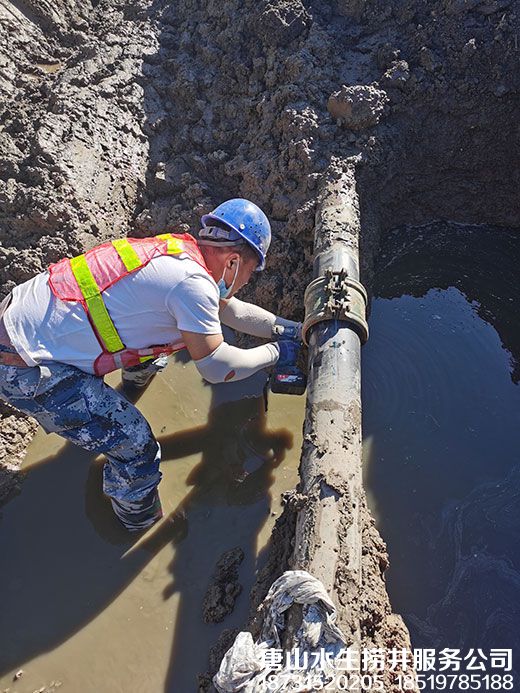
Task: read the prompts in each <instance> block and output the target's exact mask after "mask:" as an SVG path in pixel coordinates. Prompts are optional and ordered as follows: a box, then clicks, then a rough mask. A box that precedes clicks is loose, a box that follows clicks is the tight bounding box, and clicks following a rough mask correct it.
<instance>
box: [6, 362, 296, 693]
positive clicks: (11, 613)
mask: <svg viewBox="0 0 520 693" xmlns="http://www.w3.org/2000/svg"><path fill="white" fill-rule="evenodd" d="M179 369H180V370H179ZM172 372H173V373H174V374H176V375H174V376H173V379H174V380H175V382H177V381H178V382H179V384H178V387H177V388H176V392H175V391H174V393H173V395H172V392H171V390H172V385H171V384H170V379H171V378H172V376H171V373H172ZM168 373H170V375H168ZM195 377H196V376H195ZM193 379H194V373H193V366H190V367H188V368H185V367H182V366H181V365H180V364H175V365H172V366H170V367H169V368H168V369H167V371H166V374H165V375H164V376H160V377H159V378H157V379H156V382H155V383H153V384H152V386H150V388H149V390H148V392H147V393H146V396H145V399H146V398H148V404H146V403H145V405H144V407H143V411H144V413H145V415H147V416H148V417H149V418H150V419H151V422H152V425H154V424H158V425H159V426H160V424H161V423H165V425H163V427H162V429H161V430H162V431H163V432H164V431H165V430H166V429H168V431H167V432H165V433H164V435H159V436H158V439H159V441H160V443H161V447H162V450H163V462H164V465H163V473H164V478H163V481H162V483H161V487H160V490H161V498H162V500H163V507H164V510H165V515H166V517H165V519H164V520H163V521H162V523H161V524H159V525H157V526H156V528H155V529H152V530H151V531H150V532H148V533H147V534H146V535H145V536H144V537H142V538H140V539H135V538H132V537H129V535H128V534H127V533H126V532H125V531H124V530H123V529H121V528H120V527H119V525H118V523H117V521H116V520H115V519H114V517H113V515H112V512H111V509H110V505H109V503H108V501H107V500H106V499H105V498H104V497H103V495H102V492H101V472H102V463H101V462H100V461H99V460H98V461H96V462H93V460H92V456H91V455H90V454H89V453H87V452H84V451H82V450H80V449H78V448H76V447H74V446H72V445H70V444H65V445H62V441H61V440H60V439H58V438H57V437H56V436H52V437H45V442H44V443H43V445H42V447H40V449H45V450H46V451H47V457H46V458H45V459H39V460H38V459H37V460H36V461H34V462H33V463H32V464H30V466H29V468H28V471H27V478H26V479H25V481H24V484H23V487H22V492H21V494H20V495H19V496H18V497H16V498H14V499H12V500H11V501H10V502H9V503H8V504H7V505H6V506H5V507H4V508H3V517H2V520H1V536H0V555H1V556H2V570H1V571H0V594H1V595H2V608H1V611H0V632H1V636H0V637H1V646H0V674H1V675H2V676H5V683H4V680H1V681H0V684H1V685H3V686H4V687H5V686H6V685H7V684H8V683H9V682H11V681H12V679H11V678H9V677H12V675H13V673H14V672H15V671H16V669H17V668H19V667H20V666H21V665H24V667H25V666H26V665H27V669H28V673H26V674H24V683H25V684H26V685H32V684H33V682H34V685H35V686H38V685H41V680H42V678H46V680H47V681H48V680H49V679H50V678H51V676H52V678H60V680H62V681H64V682H67V683H72V685H73V688H74V689H75V690H102V686H103V683H102V682H103V681H110V690H111V691H119V690H162V689H163V686H164V685H165V690H176V691H179V690H182V691H186V692H188V691H192V690H196V676H197V674H198V673H200V672H202V671H204V670H205V669H206V666H207V654H208V651H209V649H210V647H211V646H213V645H214V644H215V642H216V640H217V638H218V634H219V632H220V630H221V629H222V627H221V626H220V625H215V624H213V625H206V624H204V623H203V620H202V608H201V602H202V599H203V596H204V593H205V591H206V589H207V587H208V584H209V582H210V576H211V574H212V573H213V571H214V568H215V563H216V561H217V560H218V558H219V557H220V555H221V554H222V552H223V551H225V550H228V549H231V548H233V547H235V546H240V547H241V548H242V549H243V550H244V552H245V555H246V557H245V559H244V561H243V563H242V565H241V566H240V573H239V578H240V582H241V584H242V585H243V586H244V593H243V594H242V595H241V596H240V597H239V599H238V602H237V604H236V607H235V611H234V613H233V614H232V615H231V616H230V617H229V618H228V619H226V622H225V626H226V627H238V626H240V625H242V623H243V621H244V620H245V615H246V614H247V607H248V604H247V593H248V591H249V590H248V588H249V587H250V586H251V585H252V583H253V581H254V571H255V569H256V562H257V553H258V551H257V542H258V537H259V534H260V532H261V531H262V528H263V527H264V525H265V523H266V519H267V518H268V516H269V511H270V509H271V505H272V503H271V501H272V499H271V495H270V492H269V489H270V487H271V485H272V484H273V482H274V470H275V468H276V467H277V466H278V465H279V464H280V462H281V461H282V460H283V459H284V457H285V453H286V450H288V449H289V448H291V447H292V445H293V438H292V434H291V433H290V432H289V431H288V430H286V429H284V428H282V429H279V430H269V428H268V424H267V417H266V413H265V400H264V395H263V392H262V390H263V385H264V383H265V376H264V375H263V374H258V376H257V377H253V378H252V379H250V381H247V382H246V381H244V382H243V383H236V384H232V385H230V384H227V385H225V386H212V387H211V402H210V401H209V400H210V395H209V392H208V390H209V389H210V388H209V387H203V386H202V385H201V386H200V388H199V392H198V395H197V387H193ZM184 380H185V381H186V383H187V382H188V381H189V382H190V383H191V385H192V387H191V391H190V393H189V394H188V395H186V396H185V397H183V387H182V384H183V383H184ZM244 383H245V384H244ZM185 392H186V390H185ZM167 395H169V396H170V398H171V402H170V404H165V406H164V407H163V408H162V409H161V407H158V406H157V404H158V401H161V402H166V400H165V397H166V396H167ZM197 397H199V400H197ZM244 397H246V398H245V399H244ZM197 401H199V413H198V421H202V420H203V412H205V411H208V405H209V413H208V418H207V422H206V423H205V424H200V425H196V426H191V427H187V425H186V424H187V422H188V421H189V412H192V411H195V412H197V408H194V406H193V403H194V402H197ZM153 408H155V413H154V414H153V415H152V416H151V417H150V414H149V412H148V411H147V409H152V411H153ZM174 410H175V412H176V420H174V421H172V420H171V416H170V415H171V414H172V412H173V411H174ZM201 414H202V416H201ZM194 418H195V419H196V416H195V417H194ZM154 428H156V426H155V425H154ZM179 428H180V429H181V430H175V429H179ZM170 430H171V432H169V431H170ZM42 439H43V436H42ZM40 445H41V443H40ZM52 446H54V449H53V453H54V454H51V455H49V454H48V451H49V448H52ZM194 455H197V456H199V457H195V458H193V456H194ZM194 459H195V460H197V459H198V460H199V461H198V463H196V464H194V463H193V461H194ZM179 464H181V467H179V466H178V465H179ZM176 470H177V473H176ZM179 477H180V478H179ZM183 479H184V482H185V483H184V484H183ZM187 487H188V488H189V490H187ZM82 496H83V497H84V499H85V500H84V502H83V503H82V502H81V498H82ZM85 514H86V515H87V518H88V520H87V519H86V518H85ZM165 548H166V550H167V552H166V553H164V549H165ZM159 554H161V555H163V556H164V558H163V559H162V561H163V562H162V564H161V563H157V561H155V562H154V559H155V557H157V556H158V555H159ZM130 585H132V587H131V589H130V590H129V591H128V592H125V590H127V588H128V587H129V586H130ZM136 585H138V586H137V587H136ZM132 590H133V592H132ZM150 594H152V595H153V598H154V599H155V602H154V605H152V606H150V607H147V606H146V600H147V598H148V597H149V595H150ZM172 597H174V599H173V601H171V600H172ZM118 600H122V607H121V608H119V610H116V611H113V612H111V613H113V614H115V615H113V616H111V617H110V619H107V618H106V617H105V616H103V614H104V611H105V610H106V609H107V607H108V606H110V605H112V604H114V603H115V604H117V603H118ZM137 602H139V603H140V604H141V605H140V606H138V605H137ZM161 603H162V606H161ZM143 604H144V607H143ZM143 608H144V612H143V611H140V612H137V614H135V613H134V610H135V609H141V610H142V609H143ZM147 609H148V611H149V613H146V610H147ZM98 617H99V618H105V626H104V628H105V630H104V631H103V635H102V638H103V639H102V641H101V642H99V641H98V640H97V638H98V636H97V635H92V634H91V635H89V627H90V625H91V624H92V622H93V621H95V619H96V618H98ZM125 621H128V622H129V623H128V624H126V623H125ZM165 624H166V625H165ZM87 626H89V627H87ZM125 629H126V630H128V633H127V636H128V637H125V638H124V644H122V643H121V639H122V637H124V634H125V632H126V630H125ZM165 630H169V633H166V632H165ZM172 631H173V635H174V641H173V650H172V646H171V642H172ZM74 635H75V636H76V637H75V638H72V636H74ZM89 638H90V640H89ZM69 639H70V642H68V641H69ZM76 640H77V642H78V645H74V643H75V641H76ZM92 640H93V642H92ZM143 642H145V643H146V645H143ZM85 643H88V644H87V645H85ZM60 646H63V647H65V649H64V650H63V654H62V655H59V654H57V653H56V652H54V653H53V654H52V658H49V661H50V664H49V662H47V663H46V658H43V659H40V660H39V664H36V663H35V662H31V660H34V659H35V658H36V657H37V656H38V655H41V654H43V653H51V652H52V651H53V650H55V649H57V648H59V647H60ZM85 646H88V647H89V650H88V652H89V658H88V661H86V660H85V657H84V656H83V655H84V650H83V647H85ZM67 648H69V649H67ZM156 648H158V649H160V650H161V652H160V653H159V654H157V653H156V652H155V649H156ZM71 651H72V653H73V654H72V655H71V654H70V652H71ZM75 653H77V655H78V659H77V660H76V661H73V658H74V657H75ZM60 657H61V660H60ZM68 657H71V658H72V659H71V661H70V662H67V661H66V660H67V658H68ZM91 658H92V661H95V662H96V664H95V667H94V670H92V671H90V669H91V666H90V664H89V661H90V659H91ZM168 660H169V661H170V664H169V665H168V667H165V662H166V661H168ZM29 662H31V664H30V665H28V663H29ZM114 666H115V667H120V668H119V669H118V671H117V672H115V671H114ZM166 668H168V673H167V675H166V682H165V670H166ZM71 669H73V672H72V671H71ZM96 669H97V671H95V670H96ZM64 671H65V672H67V671H68V673H69V677H70V678H69V680H68V681H67V674H66V673H65V674H64V673H63V672H64ZM30 674H32V675H33V678H31V677H30ZM8 675H9V677H8ZM38 677H39V678H38ZM129 677H131V678H130V679H129ZM129 680H130V681H131V682H133V683H135V687H133V688H132V685H133V684H130V687H129ZM100 682H101V683H100ZM13 690H18V688H16V689H14V688H13ZM31 690H32V689H31Z"/></svg>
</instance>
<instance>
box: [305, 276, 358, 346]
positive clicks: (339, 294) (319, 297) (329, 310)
mask: <svg viewBox="0 0 520 693" xmlns="http://www.w3.org/2000/svg"><path fill="white" fill-rule="evenodd" d="M304 302H305V319H304V321H303V328H302V338H303V341H304V342H305V344H307V345H308V344H309V342H308V336H309V330H310V328H311V327H312V326H313V325H316V324H317V323H319V322H323V321H325V320H342V321H344V322H348V323H350V325H351V326H352V327H353V329H354V330H355V331H356V332H357V334H358V336H359V339H360V340H361V343H362V344H364V343H365V342H366V341H367V339H368V323H367V321H366V308H367V303H368V296H367V292H366V290H365V287H364V286H363V285H362V284H361V283H360V282H358V281H356V280H355V279H352V278H351V277H349V276H348V272H347V270H346V269H341V270H338V271H334V270H331V269H327V270H326V271H325V274H324V275H322V276H321V277H318V278H317V279H314V280H313V281H312V282H311V283H310V284H309V286H308V287H307V289H306V290H305V297H304Z"/></svg>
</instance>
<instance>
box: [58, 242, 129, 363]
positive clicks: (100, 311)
mask: <svg viewBox="0 0 520 693" xmlns="http://www.w3.org/2000/svg"><path fill="white" fill-rule="evenodd" d="M70 266H71V269H72V273H73V274H74V277H75V278H76V281H77V282H78V286H79V288H80V291H81V293H82V294H83V298H84V299H85V303H86V304H87V309H88V314H89V316H90V319H91V320H92V324H93V325H94V327H95V329H96V332H97V333H98V336H99V338H100V340H101V341H102V342H103V344H104V345H105V348H106V350H107V351H109V352H110V353H111V354H113V353H115V352H116V351H121V349H124V348H125V345H124V344H123V342H122V341H121V338H120V336H119V333H118V331H117V330H116V326H115V325H114V323H113V322H112V318H111V317H110V315H109V314H108V310H107V308H106V306H105V302H104V300H103V297H102V295H101V291H100V290H99V286H98V284H97V282H96V280H95V279H94V276H93V275H92V272H91V271H90V267H89V266H88V263H87V259H86V258H85V256H84V255H78V256H77V257H74V258H72V260H71V261H70Z"/></svg>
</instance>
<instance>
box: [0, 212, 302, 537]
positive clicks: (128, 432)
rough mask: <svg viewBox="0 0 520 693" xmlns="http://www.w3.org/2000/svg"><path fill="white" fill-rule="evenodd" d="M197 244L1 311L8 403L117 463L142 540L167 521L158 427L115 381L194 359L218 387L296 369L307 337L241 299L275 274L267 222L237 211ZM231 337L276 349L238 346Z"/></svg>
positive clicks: (145, 250) (16, 294)
mask: <svg viewBox="0 0 520 693" xmlns="http://www.w3.org/2000/svg"><path fill="white" fill-rule="evenodd" d="M201 221H202V228H201V230H200V231H199V237H198V239H197V240H196V239H195V238H194V237H193V236H191V235H190V234H182V235H174V234H162V235H159V236H154V237H151V238H144V239H131V238H125V239H118V240H115V241H111V242H107V243H103V244H102V245H99V246H97V247H95V248H92V249H91V250H89V251H87V252H86V253H84V254H82V255H79V256H78V257H75V258H72V259H68V258H65V259H63V260H61V261H59V262H57V263H56V264H54V265H51V266H50V267H49V269H48V270H47V271H46V272H42V273H40V274H38V275H37V276H35V277H33V278H32V279H30V280H29V281H27V282H25V283H23V284H21V285H19V286H17V287H15V288H14V289H13V291H12V293H11V294H10V295H9V296H7V297H6V299H5V300H4V301H3V302H2V304H1V306H0V397H2V398H3V399H4V400H6V401H7V402H9V403H10V404H11V405H12V406H13V407H15V408H17V409H19V410H20V411H23V412H25V413H26V414H30V415H31V416H33V417H34V418H35V419H36V420H37V421H38V422H39V423H40V424H41V426H42V427H43V428H44V429H45V430H46V431H47V432H51V431H53V432H56V433H58V434H59V435H61V436H62V437H63V438H66V439H67V440H70V441H72V442H73V443H75V444H77V445H79V446H80V447H82V448H84V449H86V450H90V451H92V452H95V453H97V454H99V453H103V454H104V455H105V456H106V463H105V465H104V469H103V490H104V493H105V494H106V495H107V496H108V497H109V498H110V501H111V504H112V508H113V510H114V512H115V514H116V516H117V517H118V519H119V520H120V521H121V523H122V524H123V525H124V526H125V527H126V529H128V530H129V531H142V530H145V529H147V528H148V527H150V526H151V525H152V524H154V523H155V522H156V521H157V520H158V519H160V518H161V517H162V510H161V504H160V500H159V495H158V492H157V486H158V484H159V481H160V479H161V472H160V471H159V463H160V456H161V450H160V446H159V443H158V442H157V440H156V439H155V437H154V435H153V433H152V431H151V428H150V425H149V424H148V422H147V421H146V419H145V418H144V416H143V415H142V414H141V413H140V412H139V410H138V409H137V408H136V407H135V406H134V405H133V404H132V403H131V402H130V401H128V399H127V398H125V397H124V395H123V394H121V393H119V392H117V391H116V390H114V389H113V388H112V387H110V386H109V385H107V384H106V383H105V382H104V380H103V376H104V375H105V374H106V373H109V372H111V371H114V370H116V369H119V368H121V369H122V371H123V375H122V377H123V380H124V382H126V383H130V384H133V385H136V386H144V385H145V384H146V383H147V382H148V381H149V379H150V378H151V377H152V376H153V375H154V374H155V373H156V372H157V371H158V370H159V369H160V368H162V367H164V365H165V358H166V357H167V356H168V355H170V354H172V353H174V352H176V351H178V350H180V349H182V348H186V349H187V351H188V352H189V355H190V356H191V358H192V359H193V360H194V362H195V365H196V367H197V369H198V371H199V373H200V375H201V376H202V377H203V378H204V379H205V380H207V381H208V382H210V383H220V382H231V381H235V380H240V379H243V378H247V377H249V376H250V375H252V374H253V373H255V372H257V371H258V370H260V369H265V368H269V367H272V366H273V365H274V364H275V363H278V364H279V365H293V364H294V362H295V360H296V357H297V353H298V349H299V341H298V340H299V337H300V335H301V325H300V324H299V323H297V322H293V321H291V320H285V319H283V318H280V317H277V316H275V315H273V314H272V313H270V312H269V311H267V310H264V309H263V308H260V307H259V306H256V305H253V304H250V303H245V302H243V301H240V300H239V299H237V298H236V297H235V294H236V293H237V291H239V289H241V288H242V287H243V286H244V285H245V284H246V283H247V282H248V280H249V279H250V278H251V276H252V275H253V273H254V272H255V271H261V270H263V269H264V266H265V259H266V253H267V250H268V248H269V244H270V241H271V228H270V225H269V221H268V219H267V217H266V216H265V214H264V213H263V212H262V210H261V209H260V208H259V207H257V206H256V205H255V204H253V203H252V202H249V201H248V200H244V199H233V200H228V201H226V202H224V203H222V204H221V205H219V206H218V207H217V208H216V209H215V210H214V211H212V212H211V213H210V214H206V215H204V216H203V217H202V219H201ZM221 324H224V325H228V326H229V327H232V328H233V329H235V330H239V331H241V332H244V333H247V334H251V335H254V336H257V337H263V338H267V339H270V340H271V341H270V342H268V343H265V344H262V345H260V346H257V347H254V348H250V349H240V348H238V347H235V346H231V345H230V344H227V343H226V342H225V341H224V339H223V336H222V328H221Z"/></svg>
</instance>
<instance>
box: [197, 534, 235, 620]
mask: <svg viewBox="0 0 520 693" xmlns="http://www.w3.org/2000/svg"><path fill="white" fill-rule="evenodd" d="M243 560H244V552H243V551H242V549H241V548H239V547H236V548H234V549H231V550H230V551H226V552H225V553H223V554H222V556H221V557H220V559H219V561H218V563H217V566H216V568H215V573H214V575H213V580H212V583H211V585H210V586H209V587H208V590H207V592H206V596H205V597H204V601H203V604H202V613H203V616H204V621H205V622H206V623H220V622H221V621H223V620H224V618H225V617H226V616H227V615H228V614H230V613H231V612H232V611H233V609H234V606H235V601H236V599H237V597H238V595H239V594H240V593H241V592H242V585H241V584H240V583H239V582H238V566H239V565H240V564H241V563H242V561H243Z"/></svg>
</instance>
